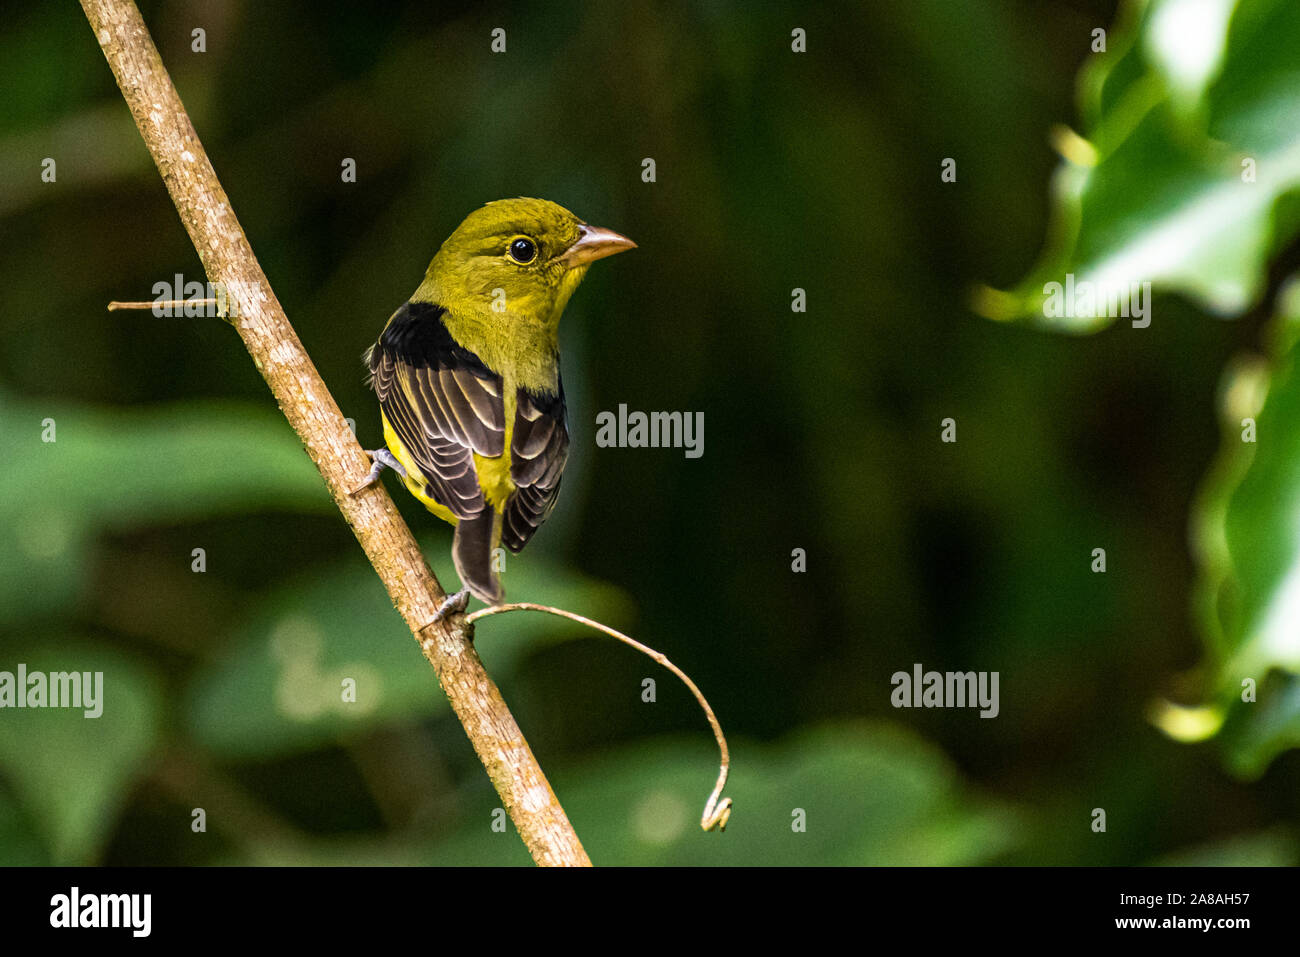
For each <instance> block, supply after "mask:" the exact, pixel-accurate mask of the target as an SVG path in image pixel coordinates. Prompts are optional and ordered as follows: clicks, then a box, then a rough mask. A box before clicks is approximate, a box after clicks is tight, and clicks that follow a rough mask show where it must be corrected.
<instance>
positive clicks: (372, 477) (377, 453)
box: [348, 449, 406, 495]
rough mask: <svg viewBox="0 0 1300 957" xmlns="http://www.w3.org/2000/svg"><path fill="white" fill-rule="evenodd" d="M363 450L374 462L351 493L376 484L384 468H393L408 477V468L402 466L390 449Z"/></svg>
mask: <svg viewBox="0 0 1300 957" xmlns="http://www.w3.org/2000/svg"><path fill="white" fill-rule="evenodd" d="M362 451H364V452H365V453H366V455H368V456H370V461H372V462H373V463H374V464H373V465H372V466H370V471H369V472H367V473H366V477H365V478H364V479H362V480H361V484H360V485H358V486H357V487H356V488H354V489H352V491H351V492H349V493H348V494H349V495H356V494H357V493H358V492H360V491H361V490H362V489H367V488H369V487H370V486H372V485H374V484H375V482H377V481H379V476H380V475H381V474H383V471H384V469H392V470H393V471H394V472H396V473H397V474H398V475H400V476H401V477H402V478H406V469H405V468H403V467H402V463H401V462H399V461H397V459H396V458H395V457H394V456H393V453H392V452H390V451H388V449H363V450H362Z"/></svg>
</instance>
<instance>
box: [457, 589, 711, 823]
mask: <svg viewBox="0 0 1300 957" xmlns="http://www.w3.org/2000/svg"><path fill="white" fill-rule="evenodd" d="M504 611H540V612H543V613H545V614H547V615H558V616H559V617H561V618H567V619H569V620H570V621H576V622H577V623H578V624H580V625H586V626H587V627H588V628H594V629H596V631H599V632H602V633H604V634H606V635H609V637H611V638H616V639H618V640H619V641H621V642H623V644H625V645H628V646H630V647H632V648H635V649H636V650H637V651H639V652H641V654H643V655H647V656H649V657H651V658H653V659H654V660H655V661H657V662H659V664H661V665H663V666H664V667H665V668H667V669H668V670H669V671H671V672H672V673H673V674H675V675H676V676H677V677H678V678H680V679H681V681H682V684H684V685H686V687H688V688H690V689H691V694H693V695H695V700H696V701H698V702H699V703H700V707H701V708H703V709H704V716H705V717H706V718H708V719H709V727H711V728H712V729H713V737H714V738H715V739H716V740H717V742H718V752H719V753H720V754H721V756H722V766H721V767H720V768H719V770H718V783H717V784H715V785H714V786H713V793H712V794H710V795H709V800H708V802H707V803H706V804H705V805H704V814H703V815H702V816H701V817H700V827H702V828H704V830H706V831H711V830H713V829H714V828H715V827H716V828H717V829H718V830H719V831H725V830H726V829H727V821H728V819H729V818H730V817H731V798H724V797H722V789H723V788H724V787H726V786H727V772H728V771H730V770H731V753H730V752H729V751H728V750H727V738H726V736H725V735H723V733H722V725H721V724H719V723H718V719H717V717H716V716H715V715H714V713H713V709H712V708H710V707H709V702H708V701H707V700H706V699H705V697H704V694H703V693H702V692H701V691H700V689H699V688H697V687H696V686H695V682H694V681H692V680H691V678H690V676H689V675H688V674H686V672H684V671H682V669H680V668H678V667H677V666H676V665H675V664H673V663H672V662H671V661H669V660H668V657H667V655H665V654H663V653H662V652H659V651H655V650H654V649H653V648H651V647H650V646H649V645H643V644H641V642H639V641H637V640H636V639H635V638H629V637H628V636H627V635H625V634H623V633H622V632H621V631H616V630H615V629H613V628H610V627H609V626H608V625H602V624H601V623H600V622H598V621H593V620H592V619H590V618H586V617H584V616H582V615H575V614H574V613H573V612H571V611H565V610H564V609H563V608H552V607H551V606H550V605H538V604H536V603H535V602H531V601H514V602H507V603H505V604H502V605H489V606H488V607H487V608H480V609H479V610H478V611H476V612H474V613H472V614H470V615H468V616H467V617H466V618H465V624H466V625H467V626H468V627H471V628H472V627H473V626H474V622H476V621H478V620H479V619H480V618H487V617H488V616H489V615H499V614H501V613H502V612H504ZM719 799H721V801H719Z"/></svg>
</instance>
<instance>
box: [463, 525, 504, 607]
mask: <svg viewBox="0 0 1300 957" xmlns="http://www.w3.org/2000/svg"><path fill="white" fill-rule="evenodd" d="M500 521H501V516H500V514H499V513H498V512H497V511H496V510H495V509H492V508H485V509H484V510H483V511H482V513H480V514H479V515H478V516H477V517H475V518H462V519H461V520H460V521H458V522H457V523H456V535H455V538H454V539H453V540H452V546H451V557H452V561H454V562H455V563H456V574H458V575H460V581H461V584H462V585H464V586H465V587H466V588H468V589H469V590H470V591H471V592H473V593H474V594H475V595H476V596H477V597H479V598H481V599H482V600H483V601H485V602H487V603H488V604H489V605H495V604H496V603H497V602H499V601H500V600H501V599H502V598H504V597H505V596H506V592H505V589H504V588H502V587H501V580H500V579H499V578H498V577H497V574H496V570H495V569H493V567H492V550H493V549H494V548H495V547H496V543H497V541H498V540H499V533H498V529H497V525H498V523H499V522H500Z"/></svg>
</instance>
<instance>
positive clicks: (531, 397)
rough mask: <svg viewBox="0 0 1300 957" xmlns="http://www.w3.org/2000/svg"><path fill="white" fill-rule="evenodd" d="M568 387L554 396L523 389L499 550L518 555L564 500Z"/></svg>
mask: <svg viewBox="0 0 1300 957" xmlns="http://www.w3.org/2000/svg"><path fill="white" fill-rule="evenodd" d="M564 419H565V408H564V386H563V384H561V385H560V387H559V389H558V391H557V392H556V393H555V394H554V395H539V394H538V393H534V392H529V391H527V390H525V389H520V390H519V391H518V393H517V396H516V405H515V426H514V433H513V435H512V436H511V438H510V479H511V481H513V482H514V483H515V491H514V492H513V493H512V494H511V496H510V498H509V499H507V500H506V508H505V515H504V516H503V519H502V522H501V544H503V545H505V546H506V547H507V548H508V549H510V550H511V551H512V552H517V551H519V550H520V549H522V548H523V547H524V546H525V545H527V544H528V540H529V539H530V538H532V537H533V533H534V532H536V531H537V529H539V528H540V527H541V525H542V523H543V522H545V521H546V518H547V516H549V515H550V514H551V509H553V508H554V507H555V500H556V498H558V497H559V494H560V477H561V475H562V473H563V472H564V463H565V462H566V461H568V458H569V430H568V427H567V426H566V424H565V421H564Z"/></svg>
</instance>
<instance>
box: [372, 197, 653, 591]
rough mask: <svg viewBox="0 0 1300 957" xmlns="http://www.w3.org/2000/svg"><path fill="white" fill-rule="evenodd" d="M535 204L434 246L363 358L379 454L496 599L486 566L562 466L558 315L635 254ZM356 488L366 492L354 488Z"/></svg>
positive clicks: (463, 565) (606, 233)
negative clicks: (375, 401) (603, 266)
mask: <svg viewBox="0 0 1300 957" xmlns="http://www.w3.org/2000/svg"><path fill="white" fill-rule="evenodd" d="M635 245H636V243H634V242H632V240H630V239H628V238H627V237H626V236H620V235H619V234H618V233H616V232H612V231H611V230H608V229H601V228H598V227H595V226H588V225H587V224H586V223H584V222H583V221H582V220H580V219H579V218H578V217H577V216H575V215H573V213H571V212H569V211H568V210H567V209H565V208H564V207H562V206H558V205H556V204H555V203H552V202H548V201H546V200H543V199H526V198H519V199H503V200H498V201H497V202H494V203H488V204H487V205H486V206H484V207H483V208H482V209H477V210H475V211H474V212H472V213H470V214H469V215H468V216H467V217H465V221H464V222H462V223H461V224H460V226H458V227H457V228H456V231H455V232H453V233H452V234H451V236H449V237H448V239H447V241H446V242H444V243H443V244H442V247H441V248H440V249H439V250H438V252H437V254H436V255H435V256H434V257H433V261H432V262H430V263H429V268H428V270H427V271H426V272H425V274H424V281H423V282H422V283H420V286H419V288H418V289H416V290H415V293H414V294H413V295H412V296H411V298H410V300H408V301H407V302H406V303H405V304H404V305H403V306H402V307H401V308H400V309H398V310H397V311H396V312H395V313H393V315H392V317H391V318H390V319H389V320H388V325H387V326H385V327H384V331H383V334H382V335H380V337H379V341H378V342H377V343H375V344H374V345H373V346H371V347H370V349H369V350H367V352H366V355H365V360H366V364H367V365H368V366H369V367H370V380H369V381H370V385H371V387H372V388H373V389H374V390H375V394H376V395H377V396H378V397H379V405H380V409H381V410H382V418H383V424H384V441H385V443H386V444H387V446H388V447H387V448H386V449H377V450H375V451H372V452H370V453H369V454H370V457H371V458H372V459H373V461H374V467H373V468H372V469H371V470H370V474H369V475H368V476H367V477H366V480H365V483H364V485H369V484H371V483H372V482H374V481H375V480H376V479H377V478H378V477H379V474H380V472H382V471H383V469H384V468H385V467H388V468H392V469H395V470H396V471H397V472H398V473H399V474H400V475H401V476H402V480H403V481H404V482H405V483H406V487H407V489H408V490H409V491H410V493H411V494H412V495H414V496H415V497H416V498H417V499H419V500H420V501H421V502H422V503H423V504H424V507H425V508H427V509H428V510H429V511H431V512H432V513H433V514H434V515H437V516H438V517H439V518H441V519H443V520H444V521H447V522H450V523H451V524H453V525H455V526H456V533H455V537H454V540H453V544H452V558H453V559H454V561H455V563H456V571H457V573H459V575H460V580H461V584H462V585H463V586H464V589H463V590H462V591H460V592H459V593H457V594H456V595H453V596H451V597H450V598H449V599H448V600H447V602H446V603H445V605H444V607H443V608H442V609H441V610H440V612H439V614H440V616H441V615H442V614H445V613H447V612H448V611H450V610H452V609H463V608H464V607H465V604H466V602H468V600H469V593H470V592H472V593H473V594H475V595H477V596H478V597H479V598H481V599H482V600H483V601H485V602H487V603H489V604H493V603H495V602H499V601H500V600H501V599H502V598H503V597H504V592H503V590H502V588H501V582H500V579H499V578H498V577H497V574H496V571H495V567H494V563H493V561H492V553H493V551H494V550H495V549H496V548H498V547H499V546H501V545H504V546H505V547H506V548H509V549H510V550H511V551H512V552H518V551H519V550H520V549H522V548H523V547H524V545H526V544H527V543H528V540H529V539H530V538H532V536H533V534H534V533H535V532H536V531H537V529H538V528H539V527H540V526H541V524H542V523H543V522H544V521H546V518H547V516H548V515H550V513H551V509H552V508H553V507H554V506H555V500H556V496H557V495H558V494H559V491H560V477H561V475H562V473H563V472H564V463H565V461H566V459H567V458H568V454H569V432H568V427H567V425H566V422H565V406H564V386H563V384H562V383H561V381H560V353H559V339H558V330H559V323H560V313H562V312H563V311H564V307H565V305H566V304H567V303H568V301H569V297H570V296H572V295H573V291H574V290H575V289H577V288H578V284H579V283H580V282H582V277H583V276H584V275H586V272H587V268H588V267H589V266H590V265H591V263H592V262H594V261H595V260H597V259H603V258H604V257H606V256H612V255H614V254H615V253H620V252H623V251H624V250H627V249H632V248H633V247H635ZM363 487H364V486H363Z"/></svg>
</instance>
